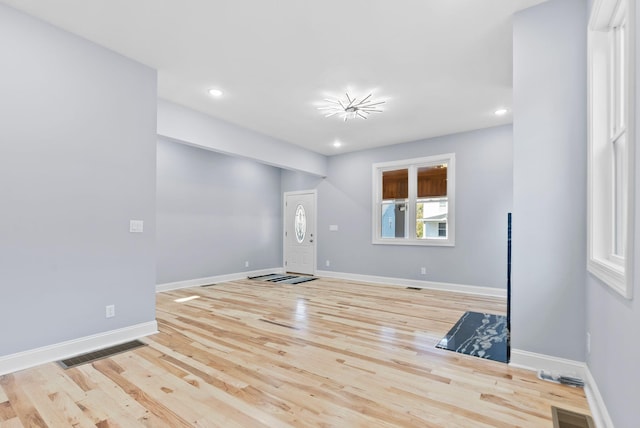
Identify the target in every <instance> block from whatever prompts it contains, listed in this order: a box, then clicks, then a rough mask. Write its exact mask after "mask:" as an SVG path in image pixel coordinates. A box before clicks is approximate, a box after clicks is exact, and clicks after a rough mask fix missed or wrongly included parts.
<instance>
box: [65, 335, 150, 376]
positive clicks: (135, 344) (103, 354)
mask: <svg viewBox="0 0 640 428" xmlns="http://www.w3.org/2000/svg"><path fill="white" fill-rule="evenodd" d="M141 346H146V344H145V343H143V342H140V341H139V340H132V341H131V342H126V343H122V344H120V345H115V346H110V347H108V348H104V349H99V350H97V351H93V352H87V353H86V354H82V355H77V356H75V357H71V358H67V359H66V360H60V361H58V363H59V364H60V365H61V366H62V367H64V368H65V369H70V368H72V367H76V366H79V365H82V364H87V363H92V362H94V361H96V360H101V359H103V358H108V357H111V356H113V355H116V354H120V353H122V352H126V351H130V350H132V349H135V348H139V347H141Z"/></svg>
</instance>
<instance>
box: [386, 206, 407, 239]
mask: <svg viewBox="0 0 640 428" xmlns="http://www.w3.org/2000/svg"><path fill="white" fill-rule="evenodd" d="M380 220H381V222H380V223H381V224H380V226H381V229H380V236H381V237H382V238H404V237H406V236H407V233H406V231H407V225H408V223H407V221H406V220H407V204H406V203H405V202H404V201H402V202H383V203H382V212H381V215H380Z"/></svg>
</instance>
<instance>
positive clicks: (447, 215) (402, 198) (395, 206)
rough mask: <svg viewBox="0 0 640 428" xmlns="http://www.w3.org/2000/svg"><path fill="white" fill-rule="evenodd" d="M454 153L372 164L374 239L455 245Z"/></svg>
mask: <svg viewBox="0 0 640 428" xmlns="http://www.w3.org/2000/svg"><path fill="white" fill-rule="evenodd" d="M454 162H455V155H454V154H453V153H450V154H446V155H438V156H430V157H425V158H418V159H409V160H404V161H394V162H385V163H377V164H374V165H373V180H374V186H373V187H374V198H373V201H374V202H373V205H374V207H373V225H374V226H373V227H374V230H373V243H375V244H405V245H448V246H452V245H454V239H453V235H454V233H453V223H454V222H453V207H454V205H455V204H454V203H453V191H454Z"/></svg>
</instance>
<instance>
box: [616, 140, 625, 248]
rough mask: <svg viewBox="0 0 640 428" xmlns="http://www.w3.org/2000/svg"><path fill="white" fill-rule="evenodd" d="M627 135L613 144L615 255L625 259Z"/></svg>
mask: <svg viewBox="0 0 640 428" xmlns="http://www.w3.org/2000/svg"><path fill="white" fill-rule="evenodd" d="M626 152H627V148H626V135H624V134H623V135H622V136H620V138H618V139H617V140H615V141H614V142H613V157H614V192H613V195H614V206H613V209H614V215H613V229H614V234H613V254H615V255H616V256H619V257H624V255H625V247H626V244H627V243H626V240H625V239H626V235H627V234H626V233H625V230H624V225H625V223H626V221H625V220H626V219H625V212H626V203H625V202H626V201H625V195H626V194H627V189H626V187H627V183H626V180H625V177H626V172H625V159H626V157H627V154H626Z"/></svg>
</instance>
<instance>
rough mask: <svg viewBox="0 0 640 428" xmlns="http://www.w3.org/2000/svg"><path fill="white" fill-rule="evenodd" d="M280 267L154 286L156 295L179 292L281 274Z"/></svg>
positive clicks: (281, 269) (282, 270)
mask: <svg viewBox="0 0 640 428" xmlns="http://www.w3.org/2000/svg"><path fill="white" fill-rule="evenodd" d="M283 272H284V269H283V268H282V267H274V268H270V269H260V270H252V271H247V272H236V273H229V274H225V275H215V276H208V277H206V278H196V279H187V280H185V281H176V282H167V283H165V284H157V285H156V293H161V292H163V291H171V290H179V289H181V288H191V287H200V286H203V285H209V284H217V283H219V282H228V281H236V280H238V279H245V278H247V277H248V276H258V275H267V274H270V273H283Z"/></svg>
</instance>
